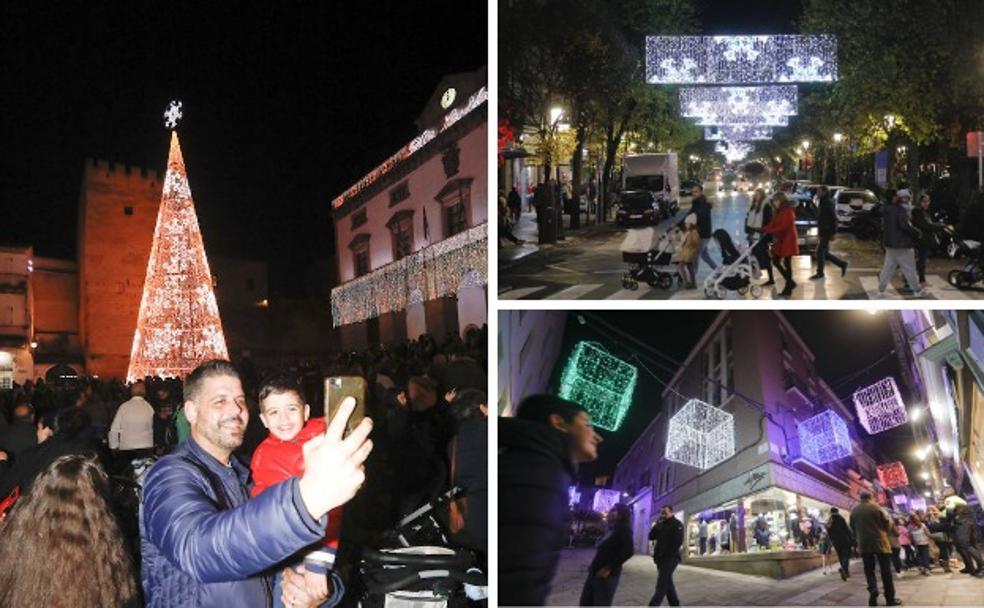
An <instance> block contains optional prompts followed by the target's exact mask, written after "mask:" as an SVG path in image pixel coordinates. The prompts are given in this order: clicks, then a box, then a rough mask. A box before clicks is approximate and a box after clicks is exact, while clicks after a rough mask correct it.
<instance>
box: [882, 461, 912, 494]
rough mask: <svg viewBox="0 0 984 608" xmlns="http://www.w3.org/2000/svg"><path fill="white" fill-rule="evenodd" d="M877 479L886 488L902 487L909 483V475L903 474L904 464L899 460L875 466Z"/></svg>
mask: <svg viewBox="0 0 984 608" xmlns="http://www.w3.org/2000/svg"><path fill="white" fill-rule="evenodd" d="M875 470H876V471H877V472H878V481H880V482H881V484H882V485H883V486H885V487H886V488H903V487H905V486H907V485H909V476H908V475H906V474H905V465H904V464H902V463H901V462H899V461H895V462H889V463H888V464H880V465H878V466H877V467H875Z"/></svg>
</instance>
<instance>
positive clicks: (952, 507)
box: [944, 488, 984, 578]
mask: <svg viewBox="0 0 984 608" xmlns="http://www.w3.org/2000/svg"><path fill="white" fill-rule="evenodd" d="M944 502H945V503H946V519H947V521H948V522H949V523H950V525H951V526H952V528H953V544H954V546H955V547H956V549H957V553H959V554H960V557H961V558H962V559H963V562H964V567H963V570H961V571H960V572H961V573H962V574H971V575H973V576H976V577H978V578H981V577H984V559H982V558H981V552H980V550H979V549H978V548H977V541H978V539H977V522H976V521H974V514H973V512H972V511H971V510H970V507H969V506H968V505H967V501H966V500H964V499H963V498H961V497H960V496H958V495H957V493H956V492H955V491H954V490H953V488H947V491H946V498H944Z"/></svg>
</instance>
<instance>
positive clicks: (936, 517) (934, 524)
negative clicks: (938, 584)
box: [926, 505, 953, 573]
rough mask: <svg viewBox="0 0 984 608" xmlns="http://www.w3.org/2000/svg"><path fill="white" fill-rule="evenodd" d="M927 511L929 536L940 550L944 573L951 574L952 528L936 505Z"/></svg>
mask: <svg viewBox="0 0 984 608" xmlns="http://www.w3.org/2000/svg"><path fill="white" fill-rule="evenodd" d="M926 511H927V514H928V517H929V520H928V521H927V522H926V527H927V528H928V529H929V536H930V538H932V539H933V542H935V543H936V546H937V547H939V549H940V566H942V567H943V572H946V573H949V572H951V569H950V549H951V547H952V546H953V542H952V539H951V536H950V526H949V525H948V524H947V522H946V521H945V520H944V519H943V518H942V517H940V510H939V509H938V508H937V507H936V505H929V508H928V509H927V510H926Z"/></svg>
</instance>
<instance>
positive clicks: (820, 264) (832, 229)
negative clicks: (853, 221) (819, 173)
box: [810, 186, 847, 281]
mask: <svg viewBox="0 0 984 608" xmlns="http://www.w3.org/2000/svg"><path fill="white" fill-rule="evenodd" d="M817 196H818V197H819V199H820V202H819V212H818V214H817V220H818V226H817V230H818V233H819V237H820V242H819V243H818V244H817V272H816V274H814V275H813V276H812V277H810V280H811V281H815V280H817V279H822V278H823V277H824V274H823V269H824V266H825V264H826V262H827V260H830V262H831V263H832V264H833V265H834V266H837V267H838V268H840V271H841V276H842V277H843V276H844V275H845V274H847V262H846V261H845V260H842V259H840V258H839V257H837V256H836V255H834V254H832V253H830V242H831V241H832V240H834V235H836V234H837V210H836V209H835V207H834V201H833V199H832V198H831V197H830V190H828V189H827V186H820V187H819V188H817Z"/></svg>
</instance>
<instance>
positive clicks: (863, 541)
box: [851, 490, 902, 606]
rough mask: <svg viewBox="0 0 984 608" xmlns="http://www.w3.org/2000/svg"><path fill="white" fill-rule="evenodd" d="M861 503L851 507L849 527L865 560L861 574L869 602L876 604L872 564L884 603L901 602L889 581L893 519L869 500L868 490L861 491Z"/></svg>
mask: <svg viewBox="0 0 984 608" xmlns="http://www.w3.org/2000/svg"><path fill="white" fill-rule="evenodd" d="M860 498H861V503H860V504H858V506H856V507H854V509H853V510H851V530H852V531H853V532H854V537H855V538H856V539H857V543H858V551H859V552H860V553H861V560H862V561H863V562H864V577H865V579H866V580H867V582H868V605H869V606H877V605H878V603H877V600H878V581H877V580H876V579H875V564H876V563H877V564H878V569H879V570H880V571H881V579H882V586H883V587H884V591H885V605H886V606H900V605H902V602H900V601H898V600H897V599H895V585H894V583H893V582H892V566H891V555H892V553H891V552H892V547H891V544H889V540H888V535H889V532H890V531H891V530H892V520H891V519H889V517H888V513H885V511H884V509H882V508H881V507H879V506H878V505H876V504H875V503H874V502H872V500H871V492H869V491H867V490H863V491H862V492H861V496H860Z"/></svg>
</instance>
